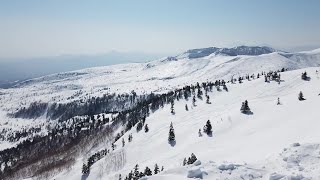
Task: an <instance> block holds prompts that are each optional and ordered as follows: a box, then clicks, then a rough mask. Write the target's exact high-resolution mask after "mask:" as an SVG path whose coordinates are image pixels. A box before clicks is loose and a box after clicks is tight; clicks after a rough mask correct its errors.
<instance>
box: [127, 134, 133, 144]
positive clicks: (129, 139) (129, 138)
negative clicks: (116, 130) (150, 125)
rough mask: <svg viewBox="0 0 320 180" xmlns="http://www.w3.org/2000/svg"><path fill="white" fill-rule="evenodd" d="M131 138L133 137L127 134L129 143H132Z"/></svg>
mask: <svg viewBox="0 0 320 180" xmlns="http://www.w3.org/2000/svg"><path fill="white" fill-rule="evenodd" d="M132 138H133V137H132V134H129V136H128V141H129V142H131V141H132Z"/></svg>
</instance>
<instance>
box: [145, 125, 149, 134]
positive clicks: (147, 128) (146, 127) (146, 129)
mask: <svg viewBox="0 0 320 180" xmlns="http://www.w3.org/2000/svg"><path fill="white" fill-rule="evenodd" d="M148 131H149V127H148V124H146V125H145V126H144V132H146V133H147V132H148Z"/></svg>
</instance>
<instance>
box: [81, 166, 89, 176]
mask: <svg viewBox="0 0 320 180" xmlns="http://www.w3.org/2000/svg"><path fill="white" fill-rule="evenodd" d="M89 172H90V168H89V167H88V166H87V165H86V164H84V163H83V165H82V174H84V175H88V174H89Z"/></svg>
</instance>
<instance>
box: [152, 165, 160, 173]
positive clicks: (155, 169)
mask: <svg viewBox="0 0 320 180" xmlns="http://www.w3.org/2000/svg"><path fill="white" fill-rule="evenodd" d="M153 172H154V174H158V173H159V172H160V171H159V166H158V164H155V165H154V171H153Z"/></svg>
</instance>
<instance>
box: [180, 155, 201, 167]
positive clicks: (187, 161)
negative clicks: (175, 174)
mask: <svg viewBox="0 0 320 180" xmlns="http://www.w3.org/2000/svg"><path fill="white" fill-rule="evenodd" d="M196 161H197V157H196V155H194V154H193V153H191V156H190V157H188V160H187V158H184V159H183V162H182V165H183V166H185V165H189V164H193V163H194V162H196Z"/></svg>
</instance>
